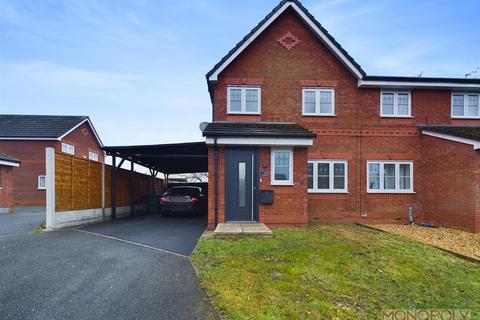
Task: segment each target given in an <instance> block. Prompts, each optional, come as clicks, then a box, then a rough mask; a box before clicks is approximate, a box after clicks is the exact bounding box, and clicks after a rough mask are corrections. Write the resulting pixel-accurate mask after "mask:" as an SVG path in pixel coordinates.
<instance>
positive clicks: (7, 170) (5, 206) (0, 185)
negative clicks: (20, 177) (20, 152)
mask: <svg viewBox="0 0 480 320" xmlns="http://www.w3.org/2000/svg"><path fill="white" fill-rule="evenodd" d="M19 165H20V160H18V159H15V158H14V157H12V156H9V155H7V154H5V153H0V214H2V213H12V212H13V207H14V205H13V181H12V177H13V172H14V170H16V168H18V166H19Z"/></svg>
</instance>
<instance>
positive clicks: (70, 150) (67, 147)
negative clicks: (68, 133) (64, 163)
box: [62, 142, 75, 155]
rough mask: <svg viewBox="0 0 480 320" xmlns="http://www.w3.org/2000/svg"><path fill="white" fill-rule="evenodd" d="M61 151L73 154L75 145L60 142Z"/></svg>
mask: <svg viewBox="0 0 480 320" xmlns="http://www.w3.org/2000/svg"><path fill="white" fill-rule="evenodd" d="M62 152H63V153H67V154H71V155H75V146H73V145H71V144H68V143H66V142H62Z"/></svg>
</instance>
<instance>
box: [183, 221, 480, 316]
mask: <svg viewBox="0 0 480 320" xmlns="http://www.w3.org/2000/svg"><path fill="white" fill-rule="evenodd" d="M192 260H193V263H194V265H195V267H196V268H197V269H198V272H199V276H200V279H201V283H202V286H203V287H204V288H205V289H206V290H207V292H208V293H209V295H210V296H211V298H212V300H213V302H214V304H215V305H216V307H217V308H218V309H219V310H220V312H221V313H222V314H223V315H224V317H225V319H377V318H378V317H379V313H380V310H382V309H398V308H402V309H436V308H442V309H471V310H472V313H473V314H472V318H471V319H479V318H480V264H475V263H473V262H469V261H465V260H463V259H460V258H457V257H455V256H453V255H450V254H448V253H445V252H443V251H441V250H438V249H435V248H433V247H430V246H427V245H424V244H421V243H418V242H415V241H412V240H409V239H406V238H404V237H401V236H396V235H391V234H387V233H383V232H378V231H374V230H370V229H367V228H365V227H361V226H356V225H335V224H313V225H311V226H310V227H309V228H307V229H274V237H273V238H261V239H259V238H242V239H228V240H224V239H201V240H200V242H199V244H198V246H197V248H196V249H195V252H194V254H193V257H192Z"/></svg>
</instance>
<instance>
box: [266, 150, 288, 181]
mask: <svg viewBox="0 0 480 320" xmlns="http://www.w3.org/2000/svg"><path fill="white" fill-rule="evenodd" d="M276 152H288V153H289V154H290V163H289V168H288V169H289V174H288V177H289V179H288V180H275V153H276ZM270 171H271V174H270V176H271V179H270V184H271V185H272V186H282V185H283V186H288V185H293V150H292V149H277V148H272V151H271V157H270Z"/></svg>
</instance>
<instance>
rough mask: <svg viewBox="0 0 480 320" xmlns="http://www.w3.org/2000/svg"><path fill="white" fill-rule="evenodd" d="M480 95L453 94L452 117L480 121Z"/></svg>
mask: <svg viewBox="0 0 480 320" xmlns="http://www.w3.org/2000/svg"><path fill="white" fill-rule="evenodd" d="M479 100H480V95H479V94H475V93H465V94H464V93H454V94H452V117H453V118H473V119H480V105H479Z"/></svg>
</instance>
